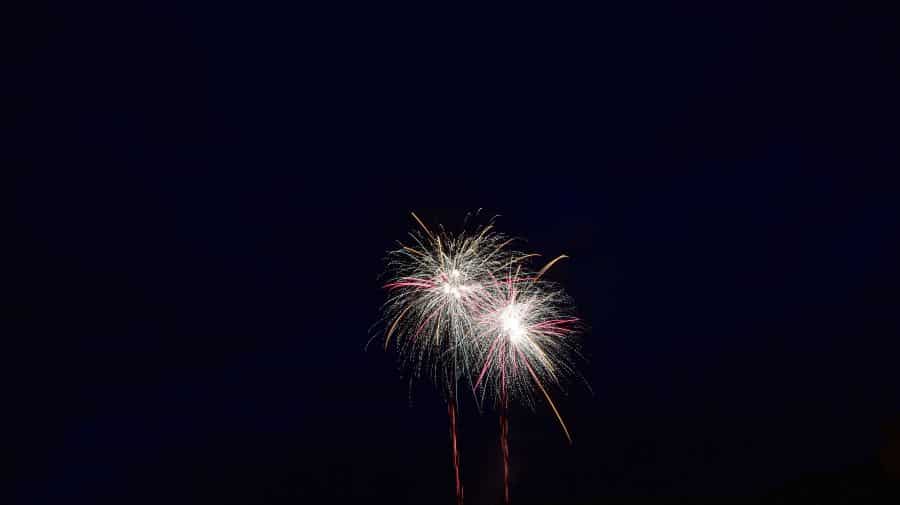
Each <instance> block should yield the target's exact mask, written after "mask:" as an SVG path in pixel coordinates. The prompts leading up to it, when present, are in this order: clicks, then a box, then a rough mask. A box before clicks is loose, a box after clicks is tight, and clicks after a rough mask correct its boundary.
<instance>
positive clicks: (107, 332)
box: [6, 2, 900, 504]
mask: <svg viewBox="0 0 900 505" xmlns="http://www.w3.org/2000/svg"><path fill="white" fill-rule="evenodd" d="M26 22H28V23H30V26H32V28H33V29H32V30H31V33H32V35H33V36H32V37H31V42H33V44H32V45H30V46H28V47H27V48H26V51H24V52H23V54H25V55H26V56H25V57H24V58H23V61H24V63H25V64H26V71H25V72H22V73H20V74H16V75H17V77H16V78H15V79H14V80H13V88H12V89H13V93H14V94H15V97H16V98H17V100H16V101H15V107H14V108H13V116H14V119H15V120H16V121H17V128H16V130H15V132H14V135H13V137H12V138H11V140H12V142H11V144H12V145H13V151H12V152H13V154H14V156H15V163H14V166H16V167H19V168H20V170H17V171H15V172H14V173H13V176H12V179H11V180H12V183H11V185H10V187H11V189H12V198H11V199H10V200H9V202H10V203H11V210H12V212H11V214H12V217H13V227H12V228H11V230H12V239H10V240H8V245H7V248H11V249H12V251H13V252H14V256H13V258H14V259H13V261H11V262H9V263H8V264H7V266H8V271H9V272H10V274H9V276H8V279H9V281H7V282H6V283H7V285H8V286H11V289H10V295H11V296H10V301H9V302H8V303H9V306H11V307H12V309H13V310H12V311H11V312H12V313H13V314H14V319H13V330H12V331H10V332H8V333H7V336H8V341H9V344H8V345H11V346H12V350H13V352H11V353H9V354H8V355H9V356H11V357H12V360H11V361H12V363H11V366H9V367H6V370H7V371H8V373H9V376H8V377H7V380H6V383H7V385H8V386H11V388H10V389H11V391H10V393H9V395H10V396H9V399H8V400H7V401H10V402H11V403H10V405H12V407H11V408H9V409H8V411H9V412H11V413H12V416H10V417H11V420H12V421H13V424H12V426H13V428H12V430H11V431H10V432H8V433H10V434H11V435H12V436H11V437H9V438H10V439H11V441H10V442H7V443H8V444H9V447H10V451H9V452H10V453H11V454H13V456H14V463H15V471H14V473H13V480H14V484H13V486H12V488H11V493H12V498H11V502H13V503H135V504H137V503H217V504H258V503H273V504H279V503H302V502H305V503H313V502H315V501H316V500H318V502H320V503H326V502H329V503H332V502H342V501H346V502H353V503H359V502H363V501H368V502H376V503H398V502H399V503H403V502H409V503H451V502H452V500H453V496H452V493H453V484H452V473H451V470H450V467H449V462H450V459H449V448H448V437H447V420H446V412H445V407H444V406H443V405H442V404H441V403H440V400H439V399H438V398H437V396H436V395H435V394H433V392H432V391H431V390H430V389H429V388H428V387H427V386H425V385H423V386H422V387H416V388H413V390H412V397H411V400H410V390H409V387H408V385H407V382H406V380H405V378H404V377H402V376H401V374H400V373H399V372H398V369H397V363H396V360H395V357H394V356H393V355H391V354H385V353H383V352H382V351H381V350H380V349H379V348H377V346H376V347H374V348H373V349H370V350H369V351H368V352H366V351H364V349H363V347H364V345H365V343H366V341H367V340H368V338H369V336H370V333H369V331H370V326H371V325H372V324H373V323H374V322H375V321H376V320H377V318H378V316H379V313H378V309H379V305H380V303H381V302H382V301H383V299H384V295H383V293H382V292H381V290H380V284H379V281H378V278H377V277H378V274H379V273H380V272H381V271H382V268H383V264H382V258H383V256H384V252H385V251H386V250H387V249H389V248H391V247H392V246H393V244H394V241H395V240H397V239H400V238H402V237H403V236H404V234H405V233H406V231H407V230H408V229H409V228H410V227H411V226H413V225H414V223H413V222H412V220H411V219H410V218H409V211H411V210H415V211H416V212H417V214H418V215H420V216H422V217H423V218H424V219H425V220H427V221H428V222H431V223H435V222H442V223H444V224H445V225H447V226H448V227H450V228H453V227H455V226H457V225H459V224H460V223H461V221H462V219H463V217H464V215H465V214H466V213H467V212H469V211H471V210H475V209H478V208H484V209H485V212H486V213H488V214H499V215H500V216H501V217H500V218H498V221H497V225H498V227H499V228H500V229H502V231H504V232H506V233H508V234H511V235H517V236H523V237H526V238H527V240H528V242H527V245H528V247H529V248H530V249H532V250H535V251H537V252H541V253H543V254H546V255H555V254H558V253H566V254H568V255H569V256H571V260H570V261H568V262H566V263H562V264H560V265H559V268H558V269H557V268H555V269H554V270H555V271H554V272H553V275H554V279H555V280H558V281H561V282H564V283H565V284H566V286H567V288H568V290H569V292H570V293H571V294H572V295H573V297H574V298H575V300H576V302H577V306H578V310H579V312H580V315H581V316H582V317H583V318H584V320H585V321H586V322H587V324H588V325H589V328H590V330H589V331H588V333H587V334H586V335H585V337H584V348H585V350H586V352H587V354H588V355H589V363H588V364H587V365H586V366H585V369H584V372H585V376H586V377H587V378H588V380H589V381H590V383H591V385H592V388H593V391H588V390H587V389H585V388H584V387H579V386H578V385H577V384H573V385H572V387H571V388H570V391H569V394H568V395H567V396H564V397H561V400H560V407H561V409H562V410H563V412H564V415H565V416H566V419H567V421H568V423H569V424H570V427H571V428H572V430H573V435H574V439H575V444H574V446H571V447H569V446H568V445H567V444H566V443H565V439H564V437H563V435H562V434H561V433H560V431H559V429H558V427H557V426H556V424H555V421H554V419H553V416H552V414H551V413H550V412H549V410H548V409H546V408H538V410H537V411H536V412H533V413H532V412H529V411H526V410H522V411H518V410H516V411H514V412H513V415H512V421H511V430H512V433H511V451H512V459H513V501H514V502H515V503H551V502H552V503H570V502H572V503H617V502H622V503H674V502H677V500H679V499H686V500H687V501H688V502H690V503H705V502H708V503H759V502H764V503H780V502H781V501H779V500H786V501H787V502H791V503H797V502H805V500H811V501H815V502H817V503H824V502H828V501H829V500H837V502H840V500H845V501H847V502H848V503H863V502H865V503H882V502H884V503H892V502H891V501H890V500H892V499H893V498H894V497H896V496H897V494H896V493H897V481H896V480H891V477H890V471H891V470H890V469H891V468H892V467H891V466H890V465H889V464H887V463H885V461H888V460H889V459H890V456H889V455H890V454H891V451H892V450H893V451H898V449H896V446H892V445H891V442H890V440H891V437H897V432H898V430H900V417H898V416H900V401H898V398H900V387H898V386H900V380H898V374H897V367H896V363H895V362H896V356H897V352H898V350H900V347H898V344H897V343H896V339H897V335H898V330H900V327H898V324H897V318H896V313H897V308H898V301H900V300H898V299H900V297H898V294H900V292H898V280H900V272H898V262H897V258H898V257H900V244H898V234H897V231H898V224H900V219H898V202H897V199H898V192H897V186H896V185H895V184H894V180H893V179H894V178H893V177H891V172H893V171H894V170H895V169H896V167H897V166H898V161H900V159H898V158H900V157H898V150H897V144H896V139H897V138H898V133H900V132H898V126H897V119H896V118H897V117H900V116H898V112H900V107H898V99H897V95H896V89H900V88H898V79H897V77H898V70H897V66H896V61H897V57H898V51H897V48H896V46H895V45H892V44H891V43H890V39H889V35H890V34H891V33H890V32H891V31H892V30H893V28H894V27H895V24H893V23H891V22H890V21H889V20H888V19H887V18H886V17H885V16H884V15H883V14H881V13H878V12H874V11H865V10H863V9H861V8H859V7H848V6H841V5H818V6H816V7H815V9H812V10H799V9H798V10H796V11H788V10H786V9H785V8H784V7H767V6H759V5H749V4H748V5H745V6H739V7H738V6H727V7H724V6H718V7H713V8H709V7H692V8H688V7H684V6H680V5H677V6H674V5H668V6H666V5H646V6H640V7H638V6H634V7H616V8H608V9H606V10H599V11H597V12H581V13H579V12H569V13H547V12H543V11H541V12H534V11H532V12H524V11H523V12H506V13H502V15H501V14H498V13H489V12H480V13H460V12H456V13H451V12H445V13H440V14H439V15H438V14H435V13H428V12H409V11H406V10H402V11H401V10H398V11H393V12H387V11H385V10H382V9H380V8H379V9H372V8H369V9H367V10H356V9H353V8H349V7H347V8H346V9H344V10H339V11H338V12H311V11H303V10H300V9H287V10H272V9H270V8H263V7H262V6H258V7H257V6H253V5H247V6H243V7H240V8H234V7H223V6H221V5H219V4H217V3H198V4H194V5H193V6H184V5H163V4H160V3H157V2H153V3H146V4H143V5H142V4H136V5H129V6H128V7H122V6H103V7H96V8H88V7H84V6H81V5H74V4H68V5H59V4H57V5H52V6H48V7H46V8H45V9H44V10H43V12H40V13H38V14H37V15H35V16H34V17H33V18H28V19H26ZM462 411H463V413H462V419H461V437H462V451H463V478H464V481H465V486H466V490H467V491H466V495H467V498H468V501H467V503H495V502H496V501H497V499H498V497H499V494H498V493H499V492H500V489H499V486H500V474H499V472H500V471H501V469H500V466H499V465H500V461H499V451H498V448H497V445H496V437H497V420H496V417H495V416H493V415H492V414H479V413H478V412H476V409H475V406H474V404H472V402H467V403H466V402H464V403H463V405H462ZM892 434H893V435H892ZM894 443H895V444H896V442H894ZM891 447H895V448H894V449H890V448H891ZM893 471H894V472H896V471H897V470H896V469H894V470H893ZM894 475H896V474H894ZM895 478H896V477H895ZM892 493H893V494H892ZM879 500H883V501H879Z"/></svg>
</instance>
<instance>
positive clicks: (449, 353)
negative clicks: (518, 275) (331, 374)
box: [384, 214, 529, 393]
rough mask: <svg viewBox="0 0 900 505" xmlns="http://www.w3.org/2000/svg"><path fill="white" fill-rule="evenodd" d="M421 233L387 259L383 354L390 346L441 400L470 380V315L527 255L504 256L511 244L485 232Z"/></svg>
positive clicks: (473, 326)
mask: <svg viewBox="0 0 900 505" xmlns="http://www.w3.org/2000/svg"><path fill="white" fill-rule="evenodd" d="M413 217H414V218H415V219H416V221H417V222H418V223H419V226H420V230H415V231H413V232H412V233H410V239H411V242H409V244H408V245H406V244H402V243H401V244H400V248H399V249H396V250H394V251H391V252H390V253H389V258H388V271H389V272H390V274H391V276H392V279H391V280H390V281H389V282H388V283H386V284H385V285H384V287H385V288H386V289H387V290H388V291H389V292H390V293H391V296H390V298H389V299H388V301H387V303H386V304H385V306H384V311H385V319H384V320H385V322H386V323H387V331H386V333H385V341H384V346H385V348H387V347H388V346H389V345H390V343H391V340H392V338H394V341H395V342H396V345H397V347H398V349H399V351H400V355H401V357H402V360H403V362H404V364H405V365H406V366H407V367H408V368H409V369H410V370H411V372H412V375H413V376H414V377H426V376H427V377H428V378H430V379H431V380H432V381H433V382H435V384H436V385H438V387H439V389H441V391H442V392H444V393H452V390H454V389H455V385H456V383H457V382H458V380H459V379H461V378H464V377H471V374H470V373H467V372H468V371H469V368H470V366H472V365H473V364H474V363H475V359H476V355H475V353H474V352H473V351H474V346H473V344H475V343H476V342H475V341H474V340H473V339H472V336H473V335H475V334H476V332H477V329H476V326H477V321H476V319H477V315H478V314H480V313H481V312H482V311H483V310H484V309H485V307H486V306H487V305H486V304H487V303H489V302H490V300H491V298H492V294H491V293H492V291H493V290H494V289H495V285H496V281H495V279H496V278H498V276H499V275H500V274H501V273H502V272H504V271H506V270H508V269H509V268H510V267H511V266H512V265H514V264H517V263H519V262H521V261H522V260H524V259H526V258H528V257H529V255H525V254H521V253H517V252H514V251H509V250H507V249H506V247H507V246H508V245H509V244H510V243H511V242H512V239H510V238H507V237H505V236H504V235H501V234H499V233H496V232H495V231H494V230H493V225H492V224H488V225H486V226H483V227H478V228H476V229H474V230H473V231H471V232H468V233H466V232H463V233H460V234H455V235H454V234H449V233H447V232H446V231H444V230H443V228H440V229H439V230H435V231H432V230H430V229H429V228H428V227H427V226H425V224H424V223H423V222H422V221H421V220H420V219H419V218H418V217H417V216H416V215H415V214H413Z"/></svg>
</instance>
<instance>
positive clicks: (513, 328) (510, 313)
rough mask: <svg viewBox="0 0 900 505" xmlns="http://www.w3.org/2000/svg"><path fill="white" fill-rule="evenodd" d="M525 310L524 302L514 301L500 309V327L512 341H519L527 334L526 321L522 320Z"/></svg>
mask: <svg viewBox="0 0 900 505" xmlns="http://www.w3.org/2000/svg"><path fill="white" fill-rule="evenodd" d="M524 310H525V307H523V306H522V304H520V303H512V304H510V305H507V306H506V307H504V308H503V310H501V311H500V327H501V328H503V332H504V333H506V335H507V336H508V337H509V341H510V342H512V343H516V342H519V341H520V340H522V338H523V337H524V336H525V333H526V332H525V323H524V322H523V321H522V315H523V314H522V313H523V312H524Z"/></svg>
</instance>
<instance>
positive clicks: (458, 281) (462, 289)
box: [441, 268, 472, 298]
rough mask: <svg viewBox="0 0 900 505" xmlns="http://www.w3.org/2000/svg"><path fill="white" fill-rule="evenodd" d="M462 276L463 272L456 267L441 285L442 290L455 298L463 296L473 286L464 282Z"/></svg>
mask: <svg viewBox="0 0 900 505" xmlns="http://www.w3.org/2000/svg"><path fill="white" fill-rule="evenodd" d="M462 277H463V274H462V272H460V271H459V270H457V269H455V268H454V269H453V270H451V271H450V273H449V275H447V281H446V282H444V283H443V285H442V286H441V291H443V292H444V293H445V294H448V295H451V296H453V297H455V298H461V297H462V296H463V295H464V294H466V293H467V292H468V291H471V290H472V288H471V287H469V286H466V285H465V284H462Z"/></svg>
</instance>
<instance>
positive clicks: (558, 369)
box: [474, 256, 581, 442]
mask: <svg viewBox="0 0 900 505" xmlns="http://www.w3.org/2000/svg"><path fill="white" fill-rule="evenodd" d="M562 258H564V256H560V257H558V258H557V259H556V260H554V261H553V262H551V263H550V264H548V267H545V268H544V269H542V270H541V271H539V272H538V273H529V274H522V272H521V269H520V268H516V270H515V272H510V273H509V274H508V275H507V277H506V278H505V279H504V280H503V281H502V282H500V283H498V287H497V289H494V290H491V292H490V299H489V301H488V302H487V303H486V304H485V306H486V307H488V309H487V310H485V311H483V312H482V313H480V314H479V316H478V317H477V324H476V333H475V338H474V341H475V346H474V347H475V348H476V355H477V358H476V362H477V363H478V364H479V366H480V370H479V371H478V372H477V373H478V375H477V378H476V379H475V382H474V389H475V391H476V392H477V393H478V394H479V397H480V399H481V401H482V402H483V401H484V400H485V398H489V399H492V400H493V402H494V403H495V404H496V405H497V406H498V407H500V408H501V409H503V410H505V409H506V408H507V407H508V404H509V401H510V400H514V401H519V402H521V403H524V404H526V405H528V406H530V407H532V408H533V407H534V406H535V396H536V395H535V392H536V391H540V392H541V393H542V395H543V397H544V398H545V399H546V400H547V402H548V403H549V405H550V407H551V408H552V409H553V412H554V414H556V417H557V419H558V421H559V423H560V426H562V429H563V431H564V433H565V435H566V437H567V438H568V439H569V441H570V442H571V437H570V435H569V431H568V428H567V427H566V425H565V423H564V422H563V420H562V417H561V416H560V414H559V411H558V410H557V409H556V405H555V404H554V403H553V401H552V399H551V397H550V395H549V394H548V392H547V389H546V385H553V386H555V387H557V388H561V387H562V385H563V382H564V380H565V379H566V378H568V377H570V376H573V375H576V370H575V367H574V361H575V358H577V357H580V356H581V355H580V352H579V350H578V344H577V341H576V338H575V337H576V336H577V333H578V329H579V321H578V319H577V318H576V317H574V316H573V315H571V309H570V300H569V298H568V296H566V294H565V293H564V292H563V291H562V290H561V289H560V288H559V287H558V286H556V285H555V284H553V283H550V282H546V281H544V280H542V279H541V277H542V275H543V273H544V272H545V271H546V268H549V266H550V265H552V264H553V263H555V262H556V261H558V260H559V259H562Z"/></svg>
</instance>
